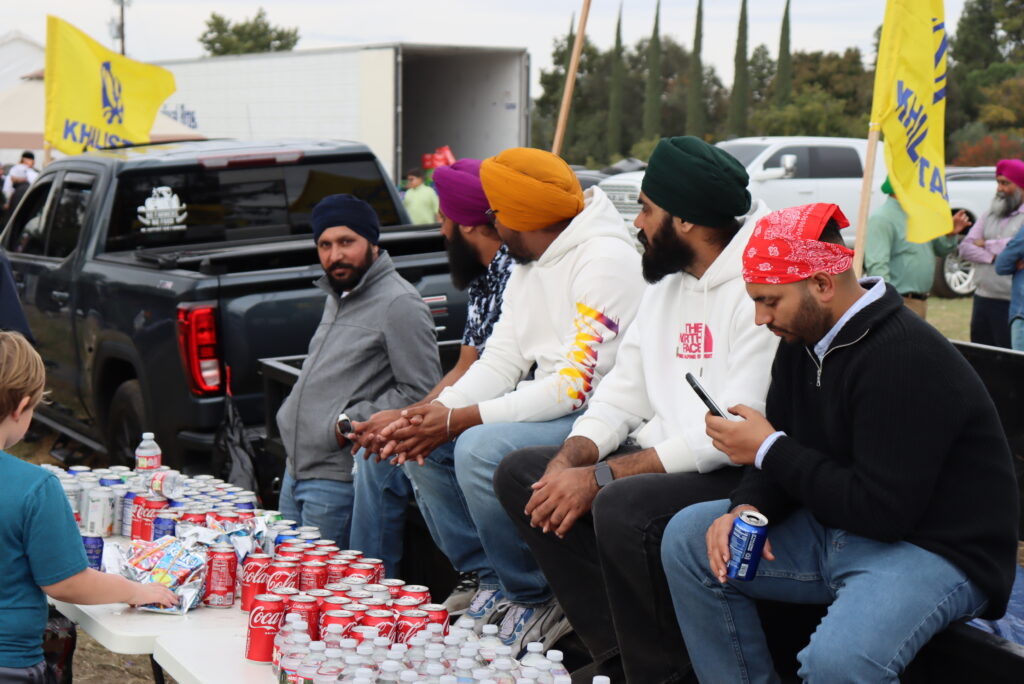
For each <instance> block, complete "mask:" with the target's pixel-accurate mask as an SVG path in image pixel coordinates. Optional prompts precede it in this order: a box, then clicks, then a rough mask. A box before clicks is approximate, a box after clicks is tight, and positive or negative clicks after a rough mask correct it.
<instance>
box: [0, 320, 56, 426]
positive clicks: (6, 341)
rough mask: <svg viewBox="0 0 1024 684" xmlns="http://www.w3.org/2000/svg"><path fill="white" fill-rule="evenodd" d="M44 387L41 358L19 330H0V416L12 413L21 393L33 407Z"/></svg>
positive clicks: (37, 402) (21, 397)
mask: <svg viewBox="0 0 1024 684" xmlns="http://www.w3.org/2000/svg"><path fill="white" fill-rule="evenodd" d="M45 389H46V368H45V367H44V366H43V359H42V358H40V356H39V353H38V352H37V351H36V350H35V349H34V348H33V347H32V344H31V343H30V342H29V341H28V340H27V339H25V337H24V336H23V335H22V334H21V333H16V332H8V331H4V332H0V420H2V419H3V418H6V417H7V416H9V415H11V414H12V413H14V410H15V409H17V408H18V404H20V403H21V400H22V399H24V398H25V397H28V398H29V403H28V407H27V408H29V409H34V408H35V407H36V406H37V405H38V404H39V402H40V401H42V399H43V391H44V390H45Z"/></svg>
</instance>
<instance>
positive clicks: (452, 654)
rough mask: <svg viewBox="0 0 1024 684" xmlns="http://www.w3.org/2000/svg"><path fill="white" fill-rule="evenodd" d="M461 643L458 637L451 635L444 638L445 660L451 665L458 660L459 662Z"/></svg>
mask: <svg viewBox="0 0 1024 684" xmlns="http://www.w3.org/2000/svg"><path fill="white" fill-rule="evenodd" d="M461 643H462V641H461V639H459V637H458V636H452V635H451V634H449V635H448V636H446V637H445V638H444V651H443V655H444V659H445V660H447V661H448V662H449V663H454V662H455V661H456V660H458V658H459V651H460V650H461V649H460V648H459V646H460V645H461Z"/></svg>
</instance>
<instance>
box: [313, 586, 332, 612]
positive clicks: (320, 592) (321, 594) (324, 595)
mask: <svg viewBox="0 0 1024 684" xmlns="http://www.w3.org/2000/svg"><path fill="white" fill-rule="evenodd" d="M306 596H312V597H313V598H315V599H316V606H317V608H319V609H320V613H321V614H323V612H324V601H326V600H327V599H329V598H334V594H332V593H331V592H329V591H327V590H326V589H307V590H306Z"/></svg>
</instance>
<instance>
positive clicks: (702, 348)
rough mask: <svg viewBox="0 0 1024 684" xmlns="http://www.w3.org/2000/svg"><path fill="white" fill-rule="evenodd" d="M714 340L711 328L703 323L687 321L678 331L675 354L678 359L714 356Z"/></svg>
mask: <svg viewBox="0 0 1024 684" xmlns="http://www.w3.org/2000/svg"><path fill="white" fill-rule="evenodd" d="M714 351H715V342H714V339H713V338H712V337H711V329H710V328H708V327H707V326H705V325H704V324H703V323H687V324H685V325H684V326H683V330H682V332H680V333H679V344H678V345H677V346H676V356H677V357H678V358H680V359H710V358H711V357H712V356H714Z"/></svg>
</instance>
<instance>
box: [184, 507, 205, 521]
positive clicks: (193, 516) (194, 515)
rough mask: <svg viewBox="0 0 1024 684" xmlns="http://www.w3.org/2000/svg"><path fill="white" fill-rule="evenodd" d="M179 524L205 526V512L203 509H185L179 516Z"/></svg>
mask: <svg viewBox="0 0 1024 684" xmlns="http://www.w3.org/2000/svg"><path fill="white" fill-rule="evenodd" d="M181 522H187V523H193V524H195V525H205V524H206V510H205V509H203V508H198V507H196V508H187V509H185V512H184V513H182V514H181Z"/></svg>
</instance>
